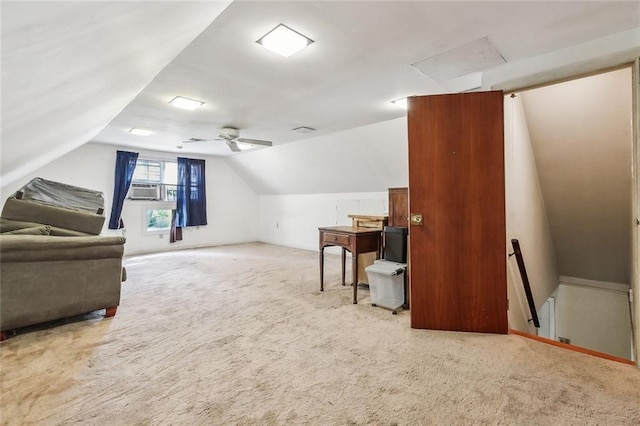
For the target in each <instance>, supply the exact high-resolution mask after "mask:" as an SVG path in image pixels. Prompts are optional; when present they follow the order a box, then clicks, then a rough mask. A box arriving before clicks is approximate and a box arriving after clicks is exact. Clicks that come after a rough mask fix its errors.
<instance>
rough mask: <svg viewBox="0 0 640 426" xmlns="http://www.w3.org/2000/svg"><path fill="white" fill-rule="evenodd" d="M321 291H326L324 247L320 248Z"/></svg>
mask: <svg viewBox="0 0 640 426" xmlns="http://www.w3.org/2000/svg"><path fill="white" fill-rule="evenodd" d="M320 291H324V247H322V248H320Z"/></svg>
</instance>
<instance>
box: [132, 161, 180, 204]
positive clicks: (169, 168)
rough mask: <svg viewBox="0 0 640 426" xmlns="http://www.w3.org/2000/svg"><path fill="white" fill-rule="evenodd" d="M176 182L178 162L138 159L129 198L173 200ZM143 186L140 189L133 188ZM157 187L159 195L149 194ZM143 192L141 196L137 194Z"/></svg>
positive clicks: (175, 193)
mask: <svg viewBox="0 0 640 426" xmlns="http://www.w3.org/2000/svg"><path fill="white" fill-rule="evenodd" d="M177 183H178V163H176V162H175V161H164V160H149V159H138V161H137V162H136V169H135V171H134V172H133V180H132V189H131V190H130V191H129V198H130V199H134V200H136V199H147V200H150V199H153V200H156V201H175V200H176V195H177ZM136 186H138V188H139V187H140V186H144V189H142V190H140V189H137V188H135V187H136ZM156 187H157V189H158V191H157V194H159V196H149V195H148V194H154V193H156V191H154V189H156ZM140 194H143V195H142V196H139V195H140Z"/></svg>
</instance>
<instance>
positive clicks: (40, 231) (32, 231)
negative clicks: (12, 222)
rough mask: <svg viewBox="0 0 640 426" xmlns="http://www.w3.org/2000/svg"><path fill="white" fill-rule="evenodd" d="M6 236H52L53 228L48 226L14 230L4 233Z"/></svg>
mask: <svg viewBox="0 0 640 426" xmlns="http://www.w3.org/2000/svg"><path fill="white" fill-rule="evenodd" d="M3 234H4V235H50V234H51V227H50V226H48V225H40V226H32V227H30V228H22V229H14V230H13V231H7V232H3Z"/></svg>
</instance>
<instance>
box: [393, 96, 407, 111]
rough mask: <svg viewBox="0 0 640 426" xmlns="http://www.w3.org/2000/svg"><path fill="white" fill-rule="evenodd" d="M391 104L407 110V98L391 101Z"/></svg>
mask: <svg viewBox="0 0 640 426" xmlns="http://www.w3.org/2000/svg"><path fill="white" fill-rule="evenodd" d="M391 103H392V104H394V105H395V106H397V107H399V108H402V109H407V98H400V99H396V100H395V101H391Z"/></svg>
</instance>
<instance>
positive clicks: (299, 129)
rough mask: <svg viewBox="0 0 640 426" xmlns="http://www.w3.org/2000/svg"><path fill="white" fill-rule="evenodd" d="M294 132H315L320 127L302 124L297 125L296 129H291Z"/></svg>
mask: <svg viewBox="0 0 640 426" xmlns="http://www.w3.org/2000/svg"><path fill="white" fill-rule="evenodd" d="M291 130H293V131H294V132H298V133H313V132H315V131H316V130H318V129H314V128H313V127H309V126H300V127H296V128H295V129H291Z"/></svg>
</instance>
